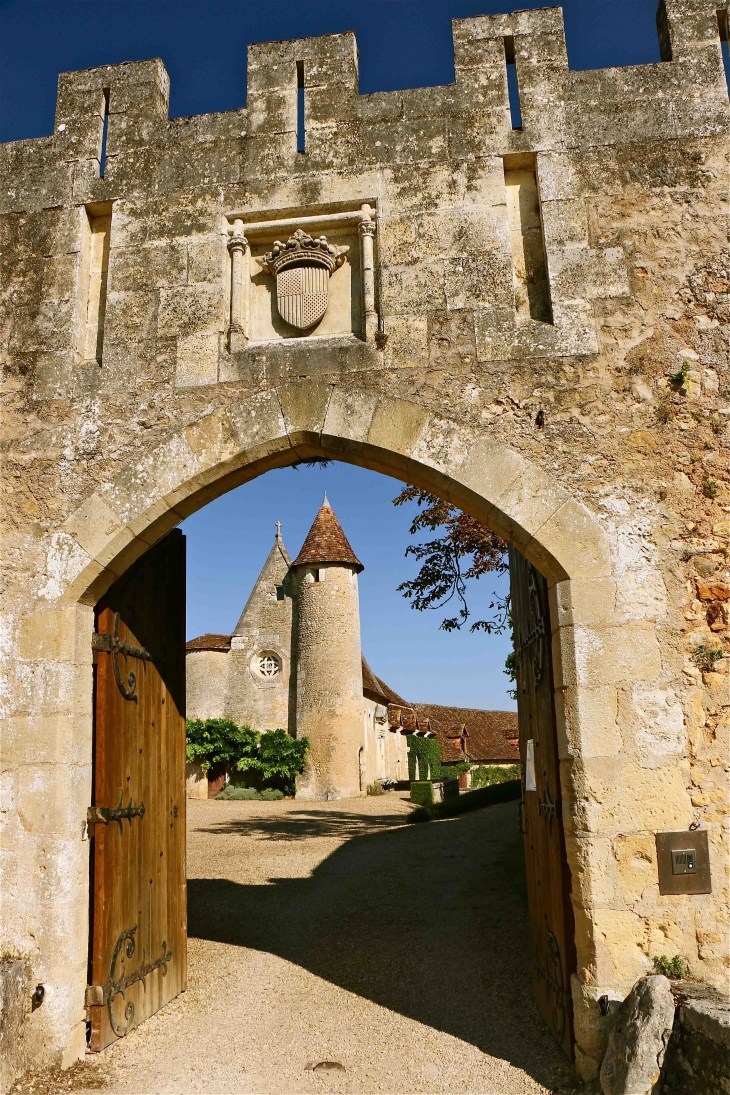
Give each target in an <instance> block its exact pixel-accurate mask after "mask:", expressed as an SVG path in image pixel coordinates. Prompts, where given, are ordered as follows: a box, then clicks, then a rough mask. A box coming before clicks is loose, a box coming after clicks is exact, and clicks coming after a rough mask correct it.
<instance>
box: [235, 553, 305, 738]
mask: <svg viewBox="0 0 730 1095" xmlns="http://www.w3.org/2000/svg"><path fill="white" fill-rule="evenodd" d="M290 562H291V560H290V559H289V556H288V554H287V552H286V549H285V547H284V545H283V544H282V543H281V541H280V540H279V539H278V537H277V540H276V542H275V543H274V546H273V547H272V549H271V551H270V553H269V556H268V558H267V560H266V562H265V563H264V566H263V569H262V571H261V573H260V575H259V577H258V578H257V580H256V584H255V586H254V587H253V589H252V590H251V595H250V597H249V598H248V601H247V602H246V605H245V608H244V610H243V612H242V613H241V618H240V620H239V621H238V623H237V624H236V627H235V630H234V632H233V635H232V636H231V650H230V653H229V654H227V655H226V663H227V677H226V686H225V699H224V713H225V716H226V718H229V719H233V721H234V722H236V723H238V724H239V725H241V724H246V725H248V726H253V727H254V729H255V730H260V731H264V730H277V729H278V728H279V727H281V729H282V730H288V731H289V733H291V734H293V733H294V712H293V689H294V681H293V680H292V675H291V666H292V649H291V646H292V602H291V597H292V591H291V588H290V579H289V566H290ZM266 655H273V656H274V659H275V660H276V661H277V662H278V666H279V669H278V672H276V673H275V674H274V675H273V676H267V675H266V674H265V673H264V672H262V670H261V658H262V657H266Z"/></svg>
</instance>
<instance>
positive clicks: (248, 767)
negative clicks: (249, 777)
mask: <svg viewBox="0 0 730 1095" xmlns="http://www.w3.org/2000/svg"><path fill="white" fill-rule="evenodd" d="M186 731H187V743H186V747H185V752H186V756H187V760H188V763H190V764H199V765H200V767H201V768H202V769H203V771H204V772H208V771H209V770H210V768H211V767H212V766H213V765H216V764H222V765H223V766H224V767H225V770H226V772H227V773H228V774H229V776H230V775H234V773H236V772H250V773H252V774H253V775H254V777H255V782H258V783H260V784H264V785H270V786H271V788H272V789H275V790H277V791H280V792H281V793H282V797H283V795H285V794H293V793H294V786H295V781H296V777H297V776H298V775H299V774H300V773H301V772H303V771H304V765H305V763H306V759H307V754H308V752H309V739H308V738H291V737H289V735H288V734H287V732H286V731H285V730H281V729H279V730H270V731H269V732H268V733H266V734H260V733H259V732H258V730H254V729H253V727H251V726H237V725H236V723H235V722H233V721H232V720H231V719H188V720H187V723H186ZM234 782H235V780H234ZM246 789H247V788H239V790H246ZM238 797H245V796H238ZM249 797H250V796H249Z"/></svg>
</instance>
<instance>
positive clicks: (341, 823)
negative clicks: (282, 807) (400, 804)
mask: <svg viewBox="0 0 730 1095" xmlns="http://www.w3.org/2000/svg"><path fill="white" fill-rule="evenodd" d="M232 801H235V800H232ZM404 821H405V817H404V815H403V814H400V813H398V814H395V813H394V814H389V815H388V814H381V815H379V816H376V817H370V816H368V815H367V814H350V813H347V812H345V811H344V810H329V811H322V812H321V813H318V812H317V810H316V809H313V810H298V811H296V812H295V813H290V814H286V815H284V816H283V817H281V816H279V817H256V818H231V819H230V820H228V821H221V822H216V823H215V825H213V826H211V827H209V828H205V827H203V826H201V827H199V828H196V829H195V832H196V833H212V834H213V836H220V835H231V834H232V835H234V836H249V837H255V836H259V837H263V838H265V839H267V840H302V839H303V838H306V837H328V836H332V837H337V838H338V840H342V838H343V834H344V835H346V837H347V839H348V840H349V839H351V838H352V837H356V836H364V835H366V834H368V833H378V832H381V831H382V830H384V829H392V828H393V826H394V825H400V824H402V823H403V822H404Z"/></svg>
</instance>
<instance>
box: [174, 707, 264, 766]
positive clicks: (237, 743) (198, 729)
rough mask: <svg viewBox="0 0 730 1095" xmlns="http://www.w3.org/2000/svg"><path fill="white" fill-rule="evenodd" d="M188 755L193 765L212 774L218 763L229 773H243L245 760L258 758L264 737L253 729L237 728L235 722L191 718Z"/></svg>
mask: <svg viewBox="0 0 730 1095" xmlns="http://www.w3.org/2000/svg"><path fill="white" fill-rule="evenodd" d="M185 725H186V738H187V741H186V746H185V754H186V757H187V761H188V763H189V764H199V765H200V767H201V768H202V769H203V771H204V772H208V771H209V770H210V768H212V767H213V765H214V764H223V765H225V768H226V771H227V772H233V771H234V770H237V769H238V770H241V771H242V770H243V769H241V768H240V764H241V762H242V761H245V760H247V759H248V758H252V757H254V756H255V755H256V751H257V749H258V741H259V737H260V734H259V733H258V731H256V730H254V729H253V728H252V727H250V726H237V725H236V723H235V722H233V720H232V719H188V720H187V722H186V724H185Z"/></svg>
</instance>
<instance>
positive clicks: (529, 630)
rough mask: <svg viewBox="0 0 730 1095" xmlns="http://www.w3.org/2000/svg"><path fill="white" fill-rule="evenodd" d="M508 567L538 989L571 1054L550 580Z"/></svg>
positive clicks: (519, 564) (513, 562) (570, 943)
mask: <svg viewBox="0 0 730 1095" xmlns="http://www.w3.org/2000/svg"><path fill="white" fill-rule="evenodd" d="M509 563H510V590H511V601H512V621H513V627H514V637H515V652H516V655H517V657H516V661H517V711H518V716H517V717H518V725H519V735H520V760H521V762H522V812H521V818H522V827H523V830H524V837H525V859H526V867H527V893H528V902H529V908H530V939H531V948H532V982H533V991H534V994H535V998H536V1000H537V1004H538V1007H539V1009H540V1012H541V1014H542V1015H543V1017H544V1018H545V1020H546V1021H547V1023H548V1025H549V1027H550V1029H551V1031H552V1033H553V1035H554V1037H555V1039H556V1041H557V1042H558V1043H559V1045H560V1046H561V1047H562V1048H563V1049H564V1050H565V1052H566V1053H567V1054H568V1055H569V1056H571V1055H572V1051H573V1021H572V1002H571V995H570V975H571V973H573V972H574V971H575V967H576V958H575V924H574V917H573V907H572V905H571V901H570V872H569V869H568V863H567V857H566V853H565V833H564V829H563V820H562V809H561V789H560V759H559V756H558V739H557V725H556V718H555V696H554V683H553V667H552V642H551V627H550V610H549V604H548V595H547V583H546V581H545V579H544V578H543V577H542V575H541V574H540V573H539V572H538V571H537V570H535V568H534V567H533V566H532V565H531V564H530V563H528V562H527V560H526V559H525V558H524V556H522V555H520V554H519V552H517V551H515V550H514V549H513V548H510V553H509ZM530 743H532V744H531V745H530ZM528 752H532V754H533V755H534V789H530V788H529V786H528V781H529V779H530V775H531V771H530V767H529V766H528Z"/></svg>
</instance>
